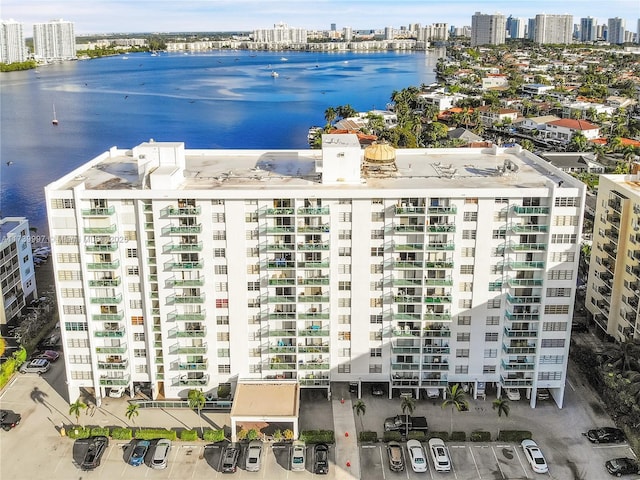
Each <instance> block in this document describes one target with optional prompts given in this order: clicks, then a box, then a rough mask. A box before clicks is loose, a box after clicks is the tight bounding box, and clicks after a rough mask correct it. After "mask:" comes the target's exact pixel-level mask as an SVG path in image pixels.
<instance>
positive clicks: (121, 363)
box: [98, 359, 129, 370]
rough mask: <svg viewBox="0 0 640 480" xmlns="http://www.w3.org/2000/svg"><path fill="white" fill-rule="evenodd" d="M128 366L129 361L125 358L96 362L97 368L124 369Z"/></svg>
mask: <svg viewBox="0 0 640 480" xmlns="http://www.w3.org/2000/svg"><path fill="white" fill-rule="evenodd" d="M127 368H129V361H128V360H127V359H124V360H120V361H117V362H110V361H108V360H107V361H106V362H98V369H99V370H126V369H127Z"/></svg>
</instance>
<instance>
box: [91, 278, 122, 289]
mask: <svg viewBox="0 0 640 480" xmlns="http://www.w3.org/2000/svg"><path fill="white" fill-rule="evenodd" d="M120 281H121V280H120V277H115V278H101V279H100V280H89V286H90V287H117V286H118V285H120Z"/></svg>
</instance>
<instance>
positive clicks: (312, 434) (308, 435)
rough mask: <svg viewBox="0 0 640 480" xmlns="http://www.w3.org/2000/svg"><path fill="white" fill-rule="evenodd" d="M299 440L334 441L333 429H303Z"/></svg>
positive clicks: (306, 441) (309, 441)
mask: <svg viewBox="0 0 640 480" xmlns="http://www.w3.org/2000/svg"><path fill="white" fill-rule="evenodd" d="M300 440H302V441H304V442H305V443H309V444H314V443H335V442H336V439H335V434H334V432H333V430H305V431H303V432H302V433H301V434H300Z"/></svg>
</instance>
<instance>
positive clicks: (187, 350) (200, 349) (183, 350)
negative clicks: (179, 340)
mask: <svg viewBox="0 0 640 480" xmlns="http://www.w3.org/2000/svg"><path fill="white" fill-rule="evenodd" d="M169 351H170V352H171V353H178V354H203V353H207V344H206V343H203V344H202V345H200V346H197V347H196V346H190V347H189V346H182V345H172V346H171V347H170V348H169Z"/></svg>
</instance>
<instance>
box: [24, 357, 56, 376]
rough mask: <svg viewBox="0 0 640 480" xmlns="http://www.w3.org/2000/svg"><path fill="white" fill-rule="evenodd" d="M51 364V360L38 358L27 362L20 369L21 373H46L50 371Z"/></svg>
mask: <svg viewBox="0 0 640 480" xmlns="http://www.w3.org/2000/svg"><path fill="white" fill-rule="evenodd" d="M50 367H51V364H50V363H49V360H46V359H44V358H36V359H34V360H31V361H29V362H25V363H23V364H22V366H21V367H20V373H38V374H39V373H46V372H48V371H49V368H50Z"/></svg>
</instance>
